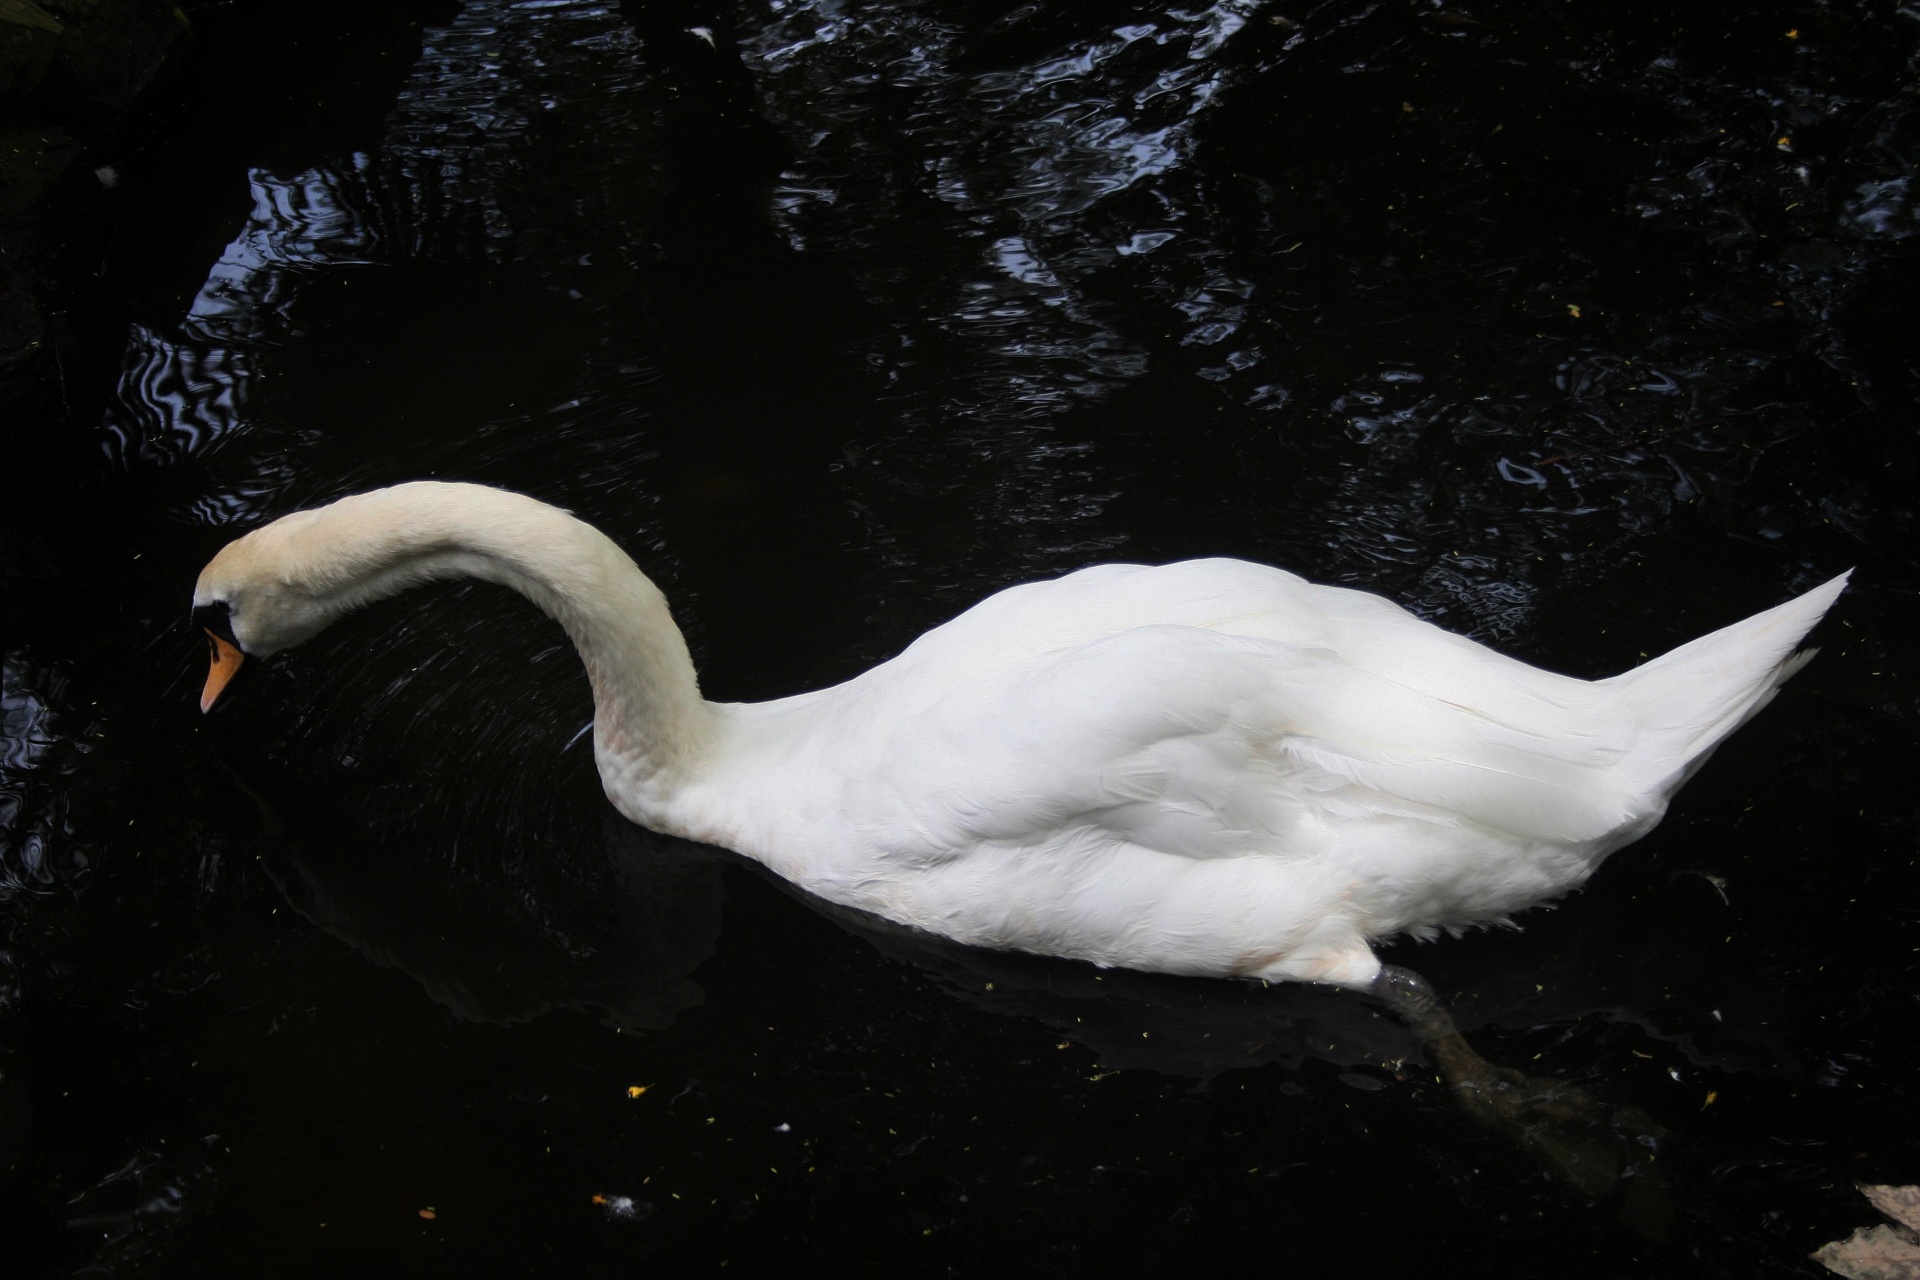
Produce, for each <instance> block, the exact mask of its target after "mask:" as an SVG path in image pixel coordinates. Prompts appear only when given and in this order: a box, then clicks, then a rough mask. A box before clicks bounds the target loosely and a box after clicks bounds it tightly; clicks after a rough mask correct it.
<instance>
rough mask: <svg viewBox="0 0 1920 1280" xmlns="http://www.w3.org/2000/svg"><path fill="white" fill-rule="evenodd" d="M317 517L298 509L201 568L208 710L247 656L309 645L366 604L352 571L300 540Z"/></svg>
mask: <svg viewBox="0 0 1920 1280" xmlns="http://www.w3.org/2000/svg"><path fill="white" fill-rule="evenodd" d="M317 514H318V513H316V512H312V511H301V512H296V513H294V514H293V515H290V516H285V517H283V518H281V519H279V520H276V521H274V522H273V523H272V524H269V525H264V526H262V527H261V528H258V529H255V530H254V531H253V532H251V533H249V534H247V535H246V536H244V537H242V538H238V539H236V540H235V541H233V542H230V543H228V544H227V545H226V546H225V547H222V548H221V549H220V553H219V554H218V555H216V556H214V558H213V559H212V560H211V561H209V562H208V564H207V567H206V568H204V569H202V570H201V571H200V579H199V581H198V582H197V583H195V584H194V589H193V625H194V626H196V627H198V628H199V629H200V630H201V631H203V632H205V633H206V636H207V639H208V643H209V646H210V649H211V656H212V662H211V666H210V669H209V671H208V675H207V684H206V688H205V689H204V690H203V691H202V693H201V695H200V709H201V710H202V711H211V710H212V709H213V705H214V703H215V701H217V700H218V699H219V697H220V694H221V692H222V691H223V690H224V689H225V688H226V687H227V685H228V683H230V682H231V681H232V679H233V677H234V675H235V674H237V673H238V672H239V670H240V667H241V664H242V663H243V662H244V661H245V660H246V659H247V658H249V657H253V658H264V657H266V656H268V655H269V654H274V653H278V652H280V650H282V649H290V648H292V647H293V646H294V645H297V644H300V643H302V642H303V641H306V640H310V639H312V638H313V637H314V636H316V635H318V634H319V633H320V632H321V631H323V630H325V629H326V627H327V626H328V624H330V623H332V622H333V621H334V619H336V618H338V617H339V616H340V615H341V614H342V613H345V612H347V611H348V610H349V609H351V608H353V607H354V605H356V604H358V603H360V602H361V601H359V600H358V599H356V598H355V596H356V595H357V594H358V593H355V592H353V591H352V590H351V589H350V584H351V582H352V581H353V579H354V578H355V577H357V576H358V575H356V574H355V573H354V572H353V568H354V567H353V566H350V565H347V564H343V563H342V559H343V557H331V556H328V555H325V554H315V552H316V550H319V549H318V548H315V547H310V546H305V545H302V544H303V543H305V542H310V541H312V540H311V539H301V538H299V536H298V535H300V534H301V533H302V532H304V531H306V529H307V528H308V526H310V525H311V524H313V523H314V518H315V517H316V515H317ZM343 578H344V579H345V580H346V581H345V582H343ZM343 587H346V588H347V589H344V590H343Z"/></svg>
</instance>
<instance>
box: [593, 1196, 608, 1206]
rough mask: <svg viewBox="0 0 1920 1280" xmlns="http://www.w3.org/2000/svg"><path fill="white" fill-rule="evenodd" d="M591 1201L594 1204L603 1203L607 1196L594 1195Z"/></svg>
mask: <svg viewBox="0 0 1920 1280" xmlns="http://www.w3.org/2000/svg"><path fill="white" fill-rule="evenodd" d="M593 1202H594V1203H595V1204H605V1203H606V1202H607V1198H606V1197H605V1196H595V1197H594V1198H593Z"/></svg>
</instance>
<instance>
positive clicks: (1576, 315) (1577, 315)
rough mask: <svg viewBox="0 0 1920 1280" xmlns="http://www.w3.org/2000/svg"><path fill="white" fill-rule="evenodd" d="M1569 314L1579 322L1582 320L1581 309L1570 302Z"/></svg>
mask: <svg viewBox="0 0 1920 1280" xmlns="http://www.w3.org/2000/svg"><path fill="white" fill-rule="evenodd" d="M1567 314H1568V315H1570V316H1572V317H1573V318H1574V319H1575V320H1578V319H1579V318H1580V308H1578V307H1576V306H1574V305H1573V304H1572V303H1571V302H1569V303H1568V304H1567Z"/></svg>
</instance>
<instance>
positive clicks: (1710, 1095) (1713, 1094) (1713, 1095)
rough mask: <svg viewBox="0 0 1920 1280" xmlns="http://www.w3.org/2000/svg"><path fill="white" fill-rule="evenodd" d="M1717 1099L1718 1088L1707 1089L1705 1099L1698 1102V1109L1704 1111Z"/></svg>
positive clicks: (1718, 1094)
mask: <svg viewBox="0 0 1920 1280" xmlns="http://www.w3.org/2000/svg"><path fill="white" fill-rule="evenodd" d="M1718 1101H1720V1091H1719V1090H1718V1089H1709V1090H1707V1100H1706V1101H1705V1102H1703V1103H1701V1104H1700V1109H1701V1110H1702V1111H1705V1110H1706V1109H1707V1108H1708V1107H1710V1106H1712V1105H1713V1104H1714V1103H1716V1102H1718Z"/></svg>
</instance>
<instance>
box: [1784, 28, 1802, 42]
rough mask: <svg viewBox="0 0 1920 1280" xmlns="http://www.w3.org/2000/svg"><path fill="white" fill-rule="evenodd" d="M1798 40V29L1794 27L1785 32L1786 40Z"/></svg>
mask: <svg viewBox="0 0 1920 1280" xmlns="http://www.w3.org/2000/svg"><path fill="white" fill-rule="evenodd" d="M1799 38H1800V28H1798V27H1794V28H1792V29H1790V30H1789V31H1788V32H1787V39H1789V40H1798V39H1799Z"/></svg>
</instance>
